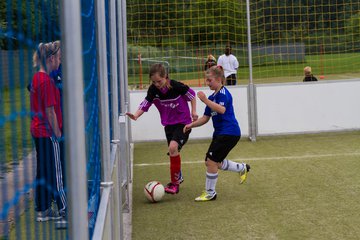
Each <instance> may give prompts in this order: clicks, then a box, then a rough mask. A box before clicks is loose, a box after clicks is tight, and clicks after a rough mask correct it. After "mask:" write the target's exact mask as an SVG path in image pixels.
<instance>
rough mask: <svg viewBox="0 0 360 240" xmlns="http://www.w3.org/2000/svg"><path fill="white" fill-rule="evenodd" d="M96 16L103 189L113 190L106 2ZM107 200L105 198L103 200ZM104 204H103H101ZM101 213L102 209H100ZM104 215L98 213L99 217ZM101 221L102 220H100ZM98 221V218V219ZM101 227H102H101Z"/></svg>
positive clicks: (107, 227)
mask: <svg viewBox="0 0 360 240" xmlns="http://www.w3.org/2000/svg"><path fill="white" fill-rule="evenodd" d="M95 16H96V30H97V31H96V48H97V68H98V87H99V106H100V107H99V112H100V113H99V114H100V129H101V130H100V145H101V165H102V166H101V167H102V183H101V185H102V186H103V188H112V182H111V166H110V151H111V149H110V124H109V119H110V118H109V96H108V90H109V89H108V76H107V74H108V71H107V56H106V22H105V18H106V16H105V2H104V1H102V0H96V1H95ZM101 199H105V198H103V197H102V198H101ZM100 204H102V203H100ZM108 204H110V203H108ZM108 209H109V207H107V208H102V210H103V211H106V212H107V213H106V214H105V216H106V218H105V223H104V227H105V229H104V232H103V236H109V238H110V239H111V237H112V236H111V227H110V226H111V225H110V223H111V211H108ZM99 211H100V209H99ZM103 214H104V213H100V212H99V213H98V217H100V216H102V215H103ZM99 219H100V218H99ZM97 220H98V218H97ZM99 226H100V225H99ZM99 229H100V228H98V223H96V225H95V229H94V235H95V232H96V233H97V234H98V231H99Z"/></svg>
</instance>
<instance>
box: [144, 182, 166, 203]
mask: <svg viewBox="0 0 360 240" xmlns="http://www.w3.org/2000/svg"><path fill="white" fill-rule="evenodd" d="M144 194H145V196H146V198H147V199H148V200H149V201H150V202H153V203H154V202H158V201H160V200H161V199H162V198H163V197H164V195H165V188H164V186H163V185H162V184H161V183H160V182H159V181H151V182H149V183H147V184H146V185H145V187H144Z"/></svg>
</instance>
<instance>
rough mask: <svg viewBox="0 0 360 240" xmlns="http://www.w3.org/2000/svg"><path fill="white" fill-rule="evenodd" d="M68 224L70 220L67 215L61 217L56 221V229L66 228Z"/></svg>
mask: <svg viewBox="0 0 360 240" xmlns="http://www.w3.org/2000/svg"><path fill="white" fill-rule="evenodd" d="M67 226H68V222H67V220H66V217H65V216H63V217H61V219H60V220H58V221H56V222H55V227H56V229H66V228H67Z"/></svg>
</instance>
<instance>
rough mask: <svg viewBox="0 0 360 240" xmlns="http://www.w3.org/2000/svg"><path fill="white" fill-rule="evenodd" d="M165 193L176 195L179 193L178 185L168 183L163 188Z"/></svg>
mask: <svg viewBox="0 0 360 240" xmlns="http://www.w3.org/2000/svg"><path fill="white" fill-rule="evenodd" d="M165 192H166V193H170V194H177V193H178V192H179V184H177V183H168V184H167V185H166V187H165Z"/></svg>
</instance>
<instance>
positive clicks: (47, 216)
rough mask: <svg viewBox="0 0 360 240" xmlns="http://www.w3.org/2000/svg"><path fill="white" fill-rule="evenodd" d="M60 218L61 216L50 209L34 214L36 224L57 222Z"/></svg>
mask: <svg viewBox="0 0 360 240" xmlns="http://www.w3.org/2000/svg"><path fill="white" fill-rule="evenodd" d="M60 218H61V216H60V215H59V214H58V213H57V212H55V211H54V210H52V209H51V208H48V209H47V210H45V211H43V212H37V214H36V221H37V222H46V221H49V220H57V219H60Z"/></svg>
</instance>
